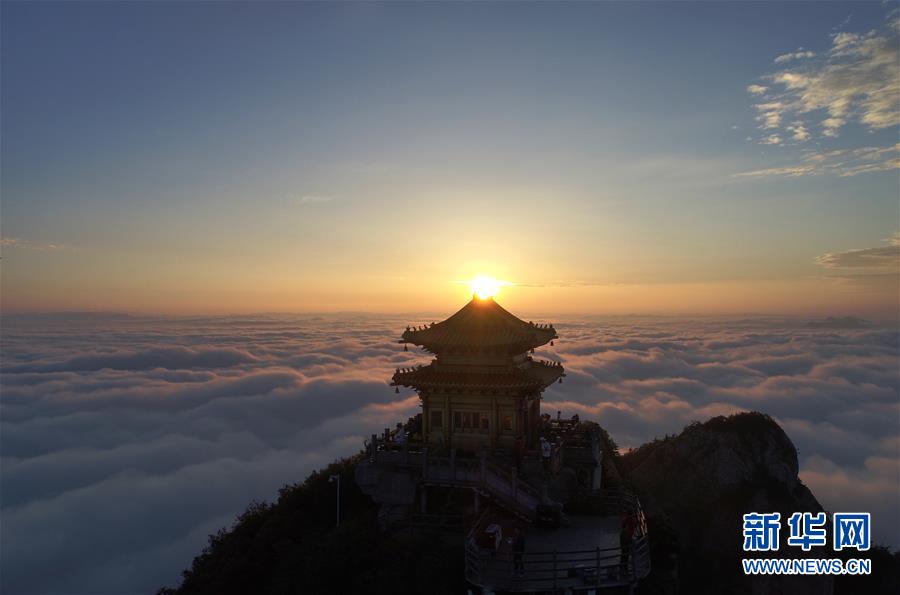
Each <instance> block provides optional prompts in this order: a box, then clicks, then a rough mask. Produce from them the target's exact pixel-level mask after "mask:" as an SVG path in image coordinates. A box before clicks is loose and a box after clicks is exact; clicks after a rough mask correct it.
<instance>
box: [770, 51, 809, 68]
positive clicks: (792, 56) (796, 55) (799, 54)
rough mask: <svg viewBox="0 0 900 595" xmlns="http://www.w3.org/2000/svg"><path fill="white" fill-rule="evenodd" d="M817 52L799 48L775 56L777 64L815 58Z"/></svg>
mask: <svg viewBox="0 0 900 595" xmlns="http://www.w3.org/2000/svg"><path fill="white" fill-rule="evenodd" d="M815 55H816V53H815V52H811V51H809V50H805V51H804V50H803V48H799V49H798V50H797V51H796V52H788V53H787V54H781V55H780V56H778V57H777V58H775V64H784V63H785V62H791V61H794V60H803V59H804V58H813V57H815Z"/></svg>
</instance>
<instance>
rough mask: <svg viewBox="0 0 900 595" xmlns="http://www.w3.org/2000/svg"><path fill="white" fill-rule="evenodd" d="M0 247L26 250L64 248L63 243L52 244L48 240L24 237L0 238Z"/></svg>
mask: <svg viewBox="0 0 900 595" xmlns="http://www.w3.org/2000/svg"><path fill="white" fill-rule="evenodd" d="M0 247H3V248H22V249H25V250H42V251H43V250H59V249H61V248H63V245H62V244H51V243H48V242H35V241H32V240H23V239H22V238H0Z"/></svg>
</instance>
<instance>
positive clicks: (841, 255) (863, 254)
mask: <svg viewBox="0 0 900 595" xmlns="http://www.w3.org/2000/svg"><path fill="white" fill-rule="evenodd" d="M882 241H883V242H884V243H885V244H886V245H884V246H876V247H874V248H857V249H853V250H844V251H843V252H826V253H825V254H822V255H821V256H818V257H816V264H818V265H819V266H822V267H825V268H827V269H866V270H877V271H889V272H892V273H895V274H900V231H898V232H896V233H894V235H893V236H891V237H890V238H887V239H885V240H882Z"/></svg>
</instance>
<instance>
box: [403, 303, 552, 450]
mask: <svg viewBox="0 0 900 595" xmlns="http://www.w3.org/2000/svg"><path fill="white" fill-rule="evenodd" d="M557 338H558V337H557V334H556V329H554V328H553V325H551V324H535V323H534V322H525V321H524V320H521V319H519V318H517V317H516V316H514V315H513V314H511V313H509V312H508V311H506V310H505V309H504V308H503V307H501V306H500V304H498V303H497V302H495V301H494V299H493V298H492V297H485V298H481V297H478V296H477V295H475V296H473V297H472V300H471V301H470V302H469V303H468V304H466V305H465V306H464V307H463V308H462V309H461V310H459V311H458V312H457V313H456V314H454V315H452V316H450V317H449V318H448V319H446V320H444V321H443V322H438V323H431V324H429V325H426V326H421V327H407V328H406V331H405V332H404V333H403V335H402V338H401V339H400V343H403V344H404V348H406V347H405V344H408V343H411V344H413V345H418V346H420V347H422V348H423V349H425V350H426V351H428V352H429V353H432V354H434V356H435V358H434V359H433V360H432V361H431V362H430V363H429V364H428V365H425V366H417V367H413V368H403V369H397V371H396V373H395V374H394V376H393V378H392V385H394V386H398V387H399V386H405V387H410V388H414V389H415V390H416V391H417V392H418V394H419V396H420V397H421V399H422V438H423V442H424V443H425V444H431V445H436V446H440V447H445V448H450V449H460V450H462V451H468V452H472V451H476V450H479V449H481V448H483V447H488V448H491V449H498V448H500V449H511V448H512V447H514V445H515V444H516V442H517V440H522V441H523V443H524V444H523V445H524V446H525V447H526V448H533V447H534V446H535V445H536V444H537V441H538V439H539V437H540V435H541V411H540V402H541V394H542V393H543V391H544V389H545V388H547V387H548V386H550V385H551V384H553V383H554V382H558V381H559V382H561V381H562V377H563V376H564V375H565V374H564V372H563V367H562V365H561V364H559V363H557V362H550V361H538V360H535V359H534V358H532V357H531V354H533V353H534V350H535V348H537V347H540V346H542V345H545V344H547V343H551V344H552V342H553V340H555V339H557Z"/></svg>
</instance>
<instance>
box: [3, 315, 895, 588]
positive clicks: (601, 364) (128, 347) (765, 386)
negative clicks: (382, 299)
mask: <svg viewBox="0 0 900 595" xmlns="http://www.w3.org/2000/svg"><path fill="white" fill-rule="evenodd" d="M430 320H432V318H429V319H428V321H430ZM410 322H412V323H415V322H421V321H416V320H406V319H400V318H384V317H371V316H352V317H351V316H344V317H319V318H310V317H289V316H272V317H241V318H224V317H221V318H191V319H184V318H181V319H150V318H131V317H121V316H118V317H116V316H110V317H106V316H78V315H69V316H38V317H15V318H7V319H5V320H4V334H3V344H2V352H3V353H2V355H3V375H2V402H0V412H2V421H0V423H2V428H0V429H2V432H0V445H2V469H0V470H2V483H0V489H2V510H0V515H2V518H0V531H2V539H0V547H2V554H3V555H2V561H3V562H2V563H3V567H2V576H3V590H4V592H6V591H8V592H14V593H22V594H27V593H48V592H72V593H89V592H90V593H138V592H152V591H154V590H155V589H156V588H157V587H159V586H160V585H162V584H174V583H176V582H177V577H178V572H179V571H180V570H181V569H182V568H184V567H185V566H187V565H188V564H189V563H190V560H191V558H192V556H194V555H195V554H196V553H198V552H199V551H200V549H201V548H202V546H203V544H204V542H205V539H206V536H207V535H208V534H209V533H211V532H214V531H215V530H217V529H218V528H219V527H221V526H224V525H228V524H229V523H230V522H231V521H232V519H233V518H234V516H235V515H236V514H237V513H238V512H240V511H241V510H243V508H244V507H245V506H246V505H247V503H248V502H249V501H250V500H252V499H270V498H272V497H273V496H274V495H275V493H276V490H277V488H278V487H280V486H281V485H282V484H284V483H290V482H294V481H299V480H302V479H303V478H304V477H305V476H306V475H307V474H308V473H309V472H310V471H311V470H313V469H315V468H318V467H321V466H323V465H325V464H327V463H328V462H330V461H331V460H333V459H334V458H336V457H338V456H342V455H348V454H352V453H354V452H356V451H357V450H358V449H359V448H360V446H361V443H362V439H363V437H364V436H366V435H368V434H370V433H372V432H376V431H379V430H380V429H382V428H385V427H388V426H391V425H392V424H393V423H395V422H396V421H397V420H399V419H404V418H406V417H408V416H409V415H413V414H415V413H416V412H417V411H418V400H417V398H416V397H415V396H414V395H412V394H410V393H401V394H399V395H397V394H395V393H394V391H393V390H392V389H391V388H390V387H389V386H388V385H387V379H388V378H389V377H390V375H391V373H392V371H393V369H394V368H396V367H398V366H402V365H406V364H409V363H412V362H415V361H425V360H427V357H426V356H425V355H423V354H419V353H415V352H409V353H405V352H403V351H402V350H400V349H398V345H397V344H396V342H395V340H396V335H397V334H398V333H399V330H401V329H402V328H405V326H406V324H408V323H410ZM426 322H427V321H426ZM826 326H827V325H826ZM557 328H558V329H559V331H560V335H561V337H562V341H561V342H559V343H557V346H556V347H555V348H554V349H552V350H550V351H548V352H546V353H544V354H542V355H543V356H544V357H553V358H557V359H561V360H563V362H564V363H565V365H566V368H567V373H568V376H567V377H566V379H565V383H564V384H561V385H554V386H553V387H552V388H551V389H550V390H549V391H548V393H547V395H546V403H545V405H546V409H548V410H550V411H555V410H556V409H557V408H559V409H563V410H564V411H566V412H567V413H574V412H576V411H577V412H579V413H582V414H584V415H587V416H589V417H591V418H594V419H596V420H597V421H599V422H600V423H601V424H603V425H604V426H605V427H606V428H607V429H608V430H609V431H610V432H611V433H612V434H613V436H614V437H615V438H616V440H617V441H618V442H619V443H620V444H622V445H624V446H636V445H638V444H640V443H642V442H644V441H646V440H649V439H651V438H653V437H654V436H661V435H663V434H666V433H673V432H677V431H679V430H680V429H681V427H683V426H684V425H685V424H687V423H688V422H690V421H691V420H693V419H705V418H707V417H709V416H711V415H717V414H721V413H729V412H732V411H736V410H741V409H758V410H761V411H765V412H767V413H769V414H771V415H773V416H774V417H775V418H776V419H778V420H779V421H780V422H781V423H782V424H783V425H784V427H785V429H786V431H787V432H788V434H789V435H790V436H791V438H792V439H793V440H794V441H795V443H796V444H797V445H798V447H799V450H800V456H801V468H802V470H803V471H802V477H803V478H804V480H805V481H806V482H807V483H809V484H810V486H811V487H812V488H813V490H814V491H815V492H816V494H817V496H819V498H820V500H822V502H823V503H824V505H825V506H826V507H827V508H829V509H832V510H840V509H854V510H856V509H865V510H869V509H871V510H872V511H873V513H875V519H876V520H875V532H876V536H877V537H878V538H879V539H880V540H882V541H889V542H891V543H892V544H894V545H898V544H900V530H898V527H897V522H898V518H897V512H896V511H897V504H898V489H897V485H898V480H900V478H898V477H897V469H898V448H900V443H898V440H897V436H898V434H900V431H898V377H897V376H898V375H897V371H896V361H897V357H898V344H897V334H896V331H895V330H892V329H879V328H877V327H874V326H870V327H866V328H863V329H838V328H834V329H832V328H821V327H819V328H814V329H813V328H805V327H804V326H803V325H802V323H801V322H798V321H796V320H775V319H748V320H733V319H728V320H725V319H703V320H696V319H695V320H685V319H667V318H635V317H620V318H612V319H586V320H580V319H571V320H568V321H559V322H558V324H557ZM48 569H52V572H50V571H48Z"/></svg>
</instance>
